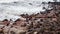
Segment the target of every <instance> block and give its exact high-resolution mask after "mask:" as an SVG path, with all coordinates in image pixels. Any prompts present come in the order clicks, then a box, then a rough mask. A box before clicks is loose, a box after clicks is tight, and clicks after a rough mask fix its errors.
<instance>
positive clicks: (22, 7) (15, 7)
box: [0, 0, 54, 21]
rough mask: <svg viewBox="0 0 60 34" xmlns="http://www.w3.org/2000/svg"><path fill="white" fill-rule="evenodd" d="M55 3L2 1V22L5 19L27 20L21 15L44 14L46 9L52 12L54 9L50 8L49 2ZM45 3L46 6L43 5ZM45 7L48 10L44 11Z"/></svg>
mask: <svg viewBox="0 0 60 34" xmlns="http://www.w3.org/2000/svg"><path fill="white" fill-rule="evenodd" d="M49 1H50V2H54V1H53V0H0V21H3V20H4V19H8V20H10V19H12V21H15V20H16V19H18V18H20V19H25V18H23V17H21V16H19V15H21V14H28V15H31V14H37V13H39V12H44V11H45V10H46V9H48V10H50V9H52V7H48V6H49V4H48V2H49ZM42 2H45V4H42ZM43 7H45V8H46V9H43Z"/></svg>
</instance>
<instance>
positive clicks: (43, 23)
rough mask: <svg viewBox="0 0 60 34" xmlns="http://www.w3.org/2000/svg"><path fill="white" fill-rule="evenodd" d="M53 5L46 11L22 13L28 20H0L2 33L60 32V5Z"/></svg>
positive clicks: (45, 33)
mask: <svg viewBox="0 0 60 34" xmlns="http://www.w3.org/2000/svg"><path fill="white" fill-rule="evenodd" d="M49 4H50V3H49ZM52 6H53V9H52V10H46V11H45V12H40V13H37V14H32V15H28V14H22V15H20V16H22V17H23V18H25V19H26V20H21V19H17V20H16V21H14V22H13V21H12V20H10V21H8V20H7V19H5V20H3V21H0V34H60V5H54V4H53V5H52Z"/></svg>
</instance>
